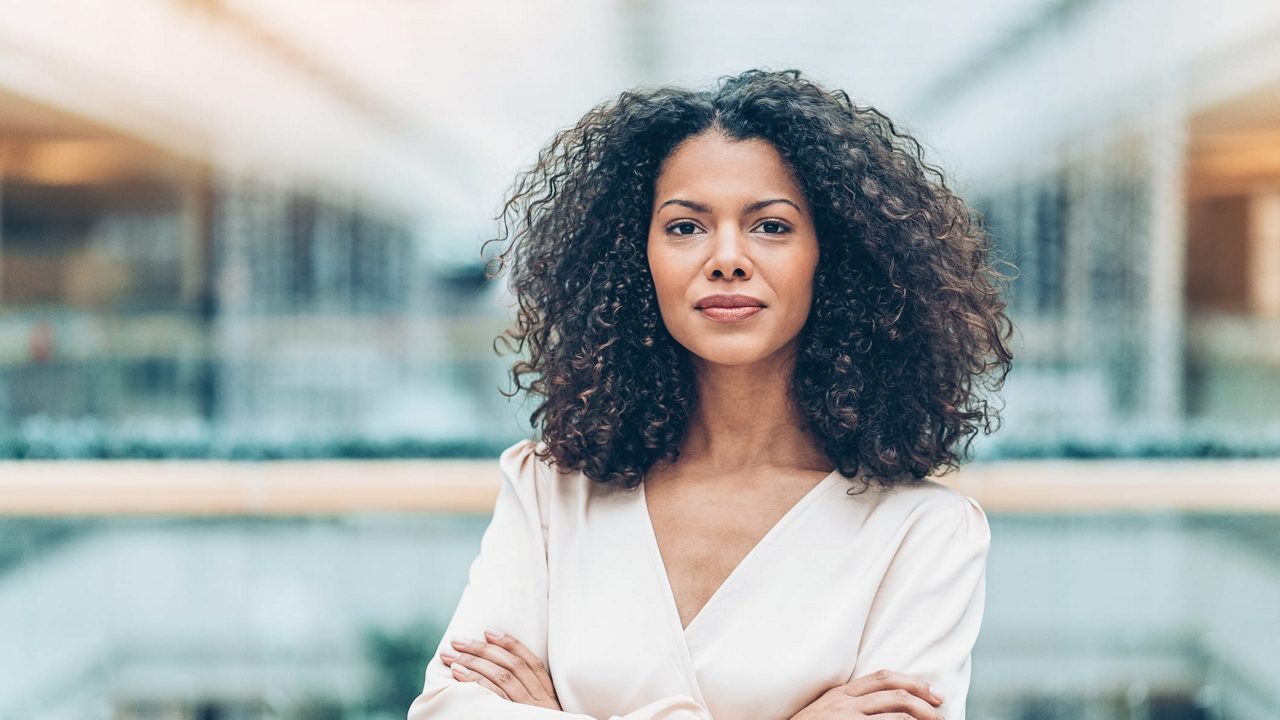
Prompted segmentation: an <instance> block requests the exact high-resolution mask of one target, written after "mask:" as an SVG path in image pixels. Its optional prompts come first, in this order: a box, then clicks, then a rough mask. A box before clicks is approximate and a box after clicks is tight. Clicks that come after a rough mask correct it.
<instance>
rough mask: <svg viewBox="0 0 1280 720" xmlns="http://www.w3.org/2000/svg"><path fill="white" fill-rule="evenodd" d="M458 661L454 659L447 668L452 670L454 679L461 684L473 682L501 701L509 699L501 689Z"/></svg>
mask: <svg viewBox="0 0 1280 720" xmlns="http://www.w3.org/2000/svg"><path fill="white" fill-rule="evenodd" d="M460 660H461V658H458V659H455V660H454V661H453V664H452V665H450V666H449V668H450V669H451V670H453V675H454V677H456V678H458V679H459V680H461V681H463V682H473V683H475V684H477V685H480V686H482V687H485V688H488V689H489V691H490V692H492V693H493V694H495V695H497V696H498V697H500V698H502V699H503V700H510V699H511V698H510V697H508V696H507V694H506V693H505V692H503V691H502V688H500V687H498V686H497V685H494V684H493V683H492V682H490V680H489V679H488V678H486V677H484V676H483V675H481V674H480V673H478V672H476V671H475V670H471V669H468V668H466V667H463V665H462V662H460Z"/></svg>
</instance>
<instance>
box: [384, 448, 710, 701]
mask: <svg viewBox="0 0 1280 720" xmlns="http://www.w3.org/2000/svg"><path fill="white" fill-rule="evenodd" d="M534 449H535V445H534V443H533V442H532V441H530V440H522V441H520V442H518V443H516V444H515V445H513V446H511V447H510V448H508V449H507V450H505V451H504V452H503V453H502V455H501V457H500V458H499V460H498V465H499V469H500V470H501V473H502V484H501V486H500V488H499V490H498V499H497V502H496V503H495V505H494V509H493V517H492V519H491V520H490V521H489V526H488V527H487V528H486V529H485V531H484V535H483V536H482V537H481V539H480V553H479V555H477V557H476V558H475V560H473V561H472V563H471V567H470V570H469V573H468V581H467V586H466V588H465V589H464V590H463V591H462V597H461V598H460V599H459V601H458V607H457V609H456V610H455V611H454V614H453V618H452V619H451V620H450V621H449V625H448V627H447V628H446V630H445V633H444V637H443V638H441V640H440V644H439V646H438V647H437V648H436V652H435V655H433V656H432V658H431V660H430V662H428V663H427V668H426V680H425V683H424V685H423V689H422V693H421V694H420V695H418V697H417V698H415V699H414V701H413V704H412V705H410V706H409V713H408V720H475V718H486V719H490V720H596V719H595V718H592V717H590V716H588V715H580V714H575V713H568V712H562V711H559V710H548V709H546V708H538V707H534V706H532V705H524V704H521V703H517V702H514V701H511V700H507V699H506V698H503V697H500V696H499V695H497V694H495V693H493V692H492V691H490V690H489V689H487V688H485V687H484V686H482V685H480V684H478V683H475V682H462V681H459V680H457V679H455V678H454V677H453V673H452V672H451V671H450V670H449V668H448V666H446V665H445V664H444V662H443V661H442V660H441V659H440V652H441V651H446V650H450V649H451V647H450V645H449V641H450V640H451V639H452V638H454V637H458V636H461V637H469V638H483V637H484V629H485V628H488V627H492V628H496V629H498V630H502V631H503V632H506V633H508V634H511V635H514V636H515V637H516V638H518V639H519V640H520V641H521V642H523V643H524V644H525V645H526V646H527V647H528V648H529V650H530V651H532V652H533V653H534V654H536V655H537V656H538V657H540V658H542V659H543V660H547V588H548V584H547V544H546V537H547V534H546V528H547V514H546V509H545V508H546V507H547V502H548V501H547V493H549V492H550V483H551V482H552V481H553V479H552V478H551V477H550V473H552V472H554V471H553V470H552V469H551V468H549V467H547V466H546V465H545V464H544V463H541V462H540V461H539V460H538V459H537V458H536V457H535V456H534V454H533V451H534ZM601 642H607V641H606V640H601ZM551 673H552V680H553V681H554V680H555V669H554V668H551ZM610 720H711V716H710V715H708V714H707V712H706V710H705V709H704V708H703V707H702V706H701V705H699V704H697V703H696V702H695V701H694V700H692V699H691V698H688V697H685V696H675V697H670V698H663V699H659V700H655V701H653V702H651V703H649V704H647V705H645V706H643V707H641V708H638V709H636V710H633V711H631V712H629V713H627V714H626V715H616V716H612V717H611V718H610Z"/></svg>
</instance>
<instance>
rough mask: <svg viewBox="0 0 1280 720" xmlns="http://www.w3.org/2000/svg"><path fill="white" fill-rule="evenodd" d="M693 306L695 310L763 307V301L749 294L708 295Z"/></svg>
mask: <svg viewBox="0 0 1280 720" xmlns="http://www.w3.org/2000/svg"><path fill="white" fill-rule="evenodd" d="M693 307H694V308H695V309H697V310H705V309H707V308H742V307H757V308H762V307H764V302H763V301H762V300H759V299H757V298H753V297H751V296H750V295H739V294H734V295H708V296H706V297H704V298H702V299H701V300H699V301H698V303H697V304H696V305H694V306H693Z"/></svg>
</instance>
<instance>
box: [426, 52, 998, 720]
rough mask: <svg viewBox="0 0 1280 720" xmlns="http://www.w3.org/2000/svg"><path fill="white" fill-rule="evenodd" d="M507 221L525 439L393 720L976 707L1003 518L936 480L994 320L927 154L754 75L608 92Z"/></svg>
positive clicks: (510, 458)
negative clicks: (420, 674)
mask: <svg viewBox="0 0 1280 720" xmlns="http://www.w3.org/2000/svg"><path fill="white" fill-rule="evenodd" d="M931 178H932V179H931ZM503 217H504V236H503V237H504V238H508V237H509V238H511V240H512V242H511V245H510V246H509V247H508V248H507V249H506V250H505V251H504V252H503V253H502V255H500V256H499V261H500V265H507V264H509V266H510V268H511V277H512V281H511V282H512V288H513V290H514V293H515V296H516V298H517V299H518V302H519V311H518V317H517V323H516V326H515V327H514V328H513V329H511V330H508V331H507V334H508V335H509V336H510V338H511V339H514V340H515V341H516V344H517V351H519V350H523V349H525V348H526V346H527V349H528V351H529V357H528V359H527V360H525V361H521V362H517V363H516V364H515V366H514V367H513V368H512V377H513V379H514V381H515V384H516V386H517V388H519V389H524V390H527V391H529V392H531V393H533V394H535V395H539V396H541V397H542V398H543V401H542V402H541V404H540V405H539V406H538V407H537V409H536V410H535V411H534V412H533V415H532V423H533V424H534V425H535V427H536V426H537V425H538V423H539V422H540V423H541V436H542V438H541V441H539V442H536V443H535V442H533V441H529V440H525V441H521V442H519V443H516V444H515V445H513V446H512V447H510V448H508V449H507V450H506V451H505V452H504V453H503V454H502V456H501V458H500V459H499V466H500V469H501V471H502V476H503V483H502V486H501V490H500V492H499V497H498V500H497V504H496V506H495V509H494V514H493V519H492V521H491V524H490V525H489V527H488V529H487V530H486V531H485V535H484V538H483V540H482V542H481V550H480V554H479V557H477V558H476V560H475V562H474V563H473V564H472V566H471V572H470V578H469V582H468V585H467V588H466V590H465V591H464V593H463V595H462V598H461V600H460V602H459V604H458V608H457V611H456V612H455V614H454V616H453V619H452V621H451V622H450V624H449V627H448V629H447V631H446V635H445V638H444V639H443V640H442V642H441V645H440V647H439V648H438V652H437V654H436V655H435V657H433V658H432V660H431V661H430V663H429V664H428V667H427V670H426V683H425V687H424V689H423V692H422V694H421V695H420V696H419V697H418V698H417V699H416V700H415V701H414V703H413V705H412V707H411V708H410V710H409V717H410V719H411V720H427V719H428V718H455V717H456V718H513V719H515V718H529V719H532V718H548V719H550V718H561V719H567V718H588V717H595V718H603V717H611V718H612V717H622V718H627V719H628V720H656V719H658V718H697V719H700V720H709V718H712V717H714V718H716V720H732V719H734V718H753V719H757V720H763V719H766V718H770V719H771V718H795V720H822V719H824V718H860V717H875V718H916V719H917V720H936V719H938V718H946V719H948V720H956V719H958V718H963V717H964V710H965V708H964V704H965V698H966V695H967V692H968V684H969V676H970V653H971V650H972V647H973V645H974V642H975V641H976V638H977V633H978V628H979V625H980V623H981V617H982V612H983V604H984V586H985V567H986V557H987V550H988V547H989V543H990V531H989V529H988V525H987V521H986V516H985V514H984V513H983V511H982V509H981V508H980V507H979V505H978V504H977V502H976V501H974V500H973V499H972V498H969V497H967V496H964V495H961V494H960V493H958V492H956V491H954V490H952V489H950V488H948V487H946V486H944V485H942V484H939V483H936V482H934V481H932V480H928V479H925V476H926V475H928V474H930V473H932V472H934V471H937V470H940V469H942V470H949V469H952V468H954V467H956V466H957V465H958V462H959V461H960V460H961V459H962V458H961V456H962V455H964V454H967V452H968V447H969V442H970V441H971V440H972V438H973V437H974V435H976V433H977V432H978V430H980V429H981V430H983V431H985V432H987V433H990V432H992V431H993V429H994V427H995V426H996V425H997V424H998V413H997V411H996V410H995V409H994V408H992V407H990V406H989V405H988V403H987V401H986V399H985V398H984V397H983V395H984V393H983V391H984V390H991V391H995V390H998V389H999V387H1000V386H1001V384H1002V383H1003V380H1004V376H1005V374H1006V373H1007V372H1008V368H1009V364H1010V362H1011V355H1010V353H1009V350H1008V348H1007V347H1006V345H1005V342H1006V340H1007V337H1008V334H1009V332H1010V331H1011V325H1010V324H1009V322H1008V318H1007V317H1006V316H1005V314H1004V307H1005V305H1004V302H1003V301H1002V300H1001V298H1000V295H999V286H1000V285H1001V284H1002V281H1003V276H1001V275H1000V274H998V273H997V272H996V271H995V270H993V269H992V267H991V264H990V259H989V257H988V256H989V253H990V249H989V241H988V239H987V237H986V235H985V234H984V233H983V232H982V230H981V228H980V225H979V223H977V222H976V221H974V219H973V218H972V217H971V213H970V211H969V209H968V208H967V207H966V205H965V204H964V203H963V202H962V201H961V200H960V199H958V198H957V197H956V196H955V195H954V194H952V193H951V191H950V190H948V189H947V187H946V185H945V181H944V180H943V178H942V176H941V174H939V173H938V171H937V170H935V169H934V168H932V167H930V166H928V165H926V164H925V163H924V161H923V159H922V157H921V151H920V146H919V145H918V144H917V143H916V142H915V141H914V140H913V139H912V138H911V137H909V136H908V135H905V134H903V133H901V132H899V131H898V130H896V129H895V128H894V125H893V124H892V123H891V122H890V121H889V120H888V119H887V118H885V117H884V116H883V115H881V114H880V113H878V112H877V111H875V110H874V109H871V108H864V107H858V106H855V105H853V104H852V103H850V101H849V99H848V97H847V96H846V95H845V94H844V93H843V92H839V91H836V92H831V91H826V90H824V89H822V88H820V87H818V86H817V85H815V84H813V83H811V82H809V81H808V80H805V79H802V78H801V77H800V73H798V72H796V71H788V72H776V73H775V72H763V71H749V72H745V73H743V74H741V75H739V76H737V77H733V78H727V79H724V80H722V82H721V83H720V84H719V86H718V87H717V88H716V89H714V90H710V91H704V92H696V91H691V90H685V89H680V88H660V89H653V90H639V91H632V92H626V93H623V94H622V95H621V96H620V97H618V98H617V99H616V100H614V101H611V102H609V103H606V104H604V105H601V106H600V107H597V108H595V109H594V110H592V111H591V112H589V113H588V114H587V115H586V116H585V117H584V118H583V119H582V120H581V121H580V122H579V123H578V124H577V125H576V126H575V127H573V128H570V129H567V130H564V131H562V132H561V133H559V134H558V135H557V136H556V137H555V139H554V140H553V141H552V142H551V144H550V145H549V146H548V147H547V148H546V149H545V150H544V151H543V152H542V153H541V155H540V156H539V158H538V161H537V163H536V164H535V165H534V167H533V168H532V169H531V170H530V171H528V172H526V173H525V174H523V175H522V176H521V178H520V179H519V181H518V182H517V183H516V186H515V189H514V192H513V196H512V198H511V199H510V200H509V201H508V203H507V205H506V207H505V210H504V213H503ZM500 239H502V238H500ZM508 347H510V343H508ZM530 376H532V377H531V378H530ZM526 380H527V382H526ZM855 486H856V487H855ZM837 488H846V489H847V490H846V492H836V490H837Z"/></svg>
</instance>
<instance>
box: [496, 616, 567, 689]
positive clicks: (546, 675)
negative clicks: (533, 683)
mask: <svg viewBox="0 0 1280 720" xmlns="http://www.w3.org/2000/svg"><path fill="white" fill-rule="evenodd" d="M484 634H485V637H486V638H488V639H489V642H491V643H493V644H494V645H497V646H499V647H501V648H504V649H506V650H507V652H510V653H511V654H512V655H515V656H516V657H518V658H520V659H522V660H524V663H525V666H526V667H528V668H529V670H530V671H531V672H532V673H533V675H534V677H536V678H537V679H538V682H539V683H540V684H541V685H542V689H543V690H544V691H545V692H546V693H547V697H552V698H554V697H555V696H556V687H555V685H554V684H552V682H551V671H550V670H548V669H547V664H546V663H544V662H542V658H539V657H538V656H537V655H536V654H535V653H534V652H533V651H532V650H530V649H529V648H528V647H526V646H525V644H524V643H522V642H520V641H519V640H517V639H516V637H515V636H514V635H511V634H509V633H503V634H498V633H495V632H494V631H492V630H486V631H485V633H484Z"/></svg>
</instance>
